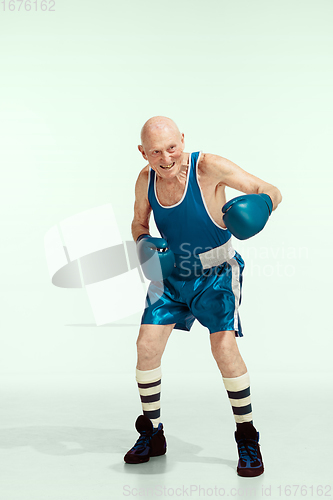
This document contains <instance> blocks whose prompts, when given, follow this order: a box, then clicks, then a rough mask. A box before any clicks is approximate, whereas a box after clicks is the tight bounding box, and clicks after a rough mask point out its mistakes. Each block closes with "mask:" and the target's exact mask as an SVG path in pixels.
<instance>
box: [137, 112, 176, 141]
mask: <svg viewBox="0 0 333 500" xmlns="http://www.w3.org/2000/svg"><path fill="white" fill-rule="evenodd" d="M161 133H164V134H165V133H169V134H175V135H176V136H177V137H179V138H181V133H180V131H179V129H178V127H177V125H176V124H175V122H174V121H173V120H171V118H167V117H166V116H153V118H149V120H147V121H146V123H145V124H144V126H143V127H142V129H141V144H142V146H143V147H144V146H145V143H147V142H149V141H150V140H151V139H152V138H154V137H156V136H158V135H160V134H161Z"/></svg>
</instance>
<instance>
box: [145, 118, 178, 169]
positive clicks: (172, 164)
mask: <svg viewBox="0 0 333 500" xmlns="http://www.w3.org/2000/svg"><path fill="white" fill-rule="evenodd" d="M139 150H140V151H141V153H142V156H143V157H144V158H145V160H147V161H148V162H149V165H150V166H151V168H152V169H153V170H155V172H156V173H157V175H159V176H160V177H163V178H166V179H167V178H168V179H170V178H172V177H174V176H175V175H177V174H178V173H179V172H180V169H181V166H182V160H183V151H184V134H180V132H179V131H178V130H172V129H169V128H165V129H162V130H156V131H150V134H149V135H148V137H146V138H145V141H144V143H143V145H142V146H139Z"/></svg>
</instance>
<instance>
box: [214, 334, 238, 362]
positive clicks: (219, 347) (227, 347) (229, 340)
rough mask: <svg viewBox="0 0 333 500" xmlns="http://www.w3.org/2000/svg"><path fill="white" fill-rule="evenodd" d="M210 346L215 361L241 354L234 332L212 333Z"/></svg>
mask: <svg viewBox="0 0 333 500" xmlns="http://www.w3.org/2000/svg"><path fill="white" fill-rule="evenodd" d="M210 345H211V349H212V354H213V356H214V358H215V359H220V358H221V357H224V358H227V357H229V356H232V355H234V354H238V353H239V351H238V346H237V342H236V338H235V331H234V330H230V331H221V332H216V333H212V334H211V335H210Z"/></svg>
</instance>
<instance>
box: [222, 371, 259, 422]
mask: <svg viewBox="0 0 333 500" xmlns="http://www.w3.org/2000/svg"><path fill="white" fill-rule="evenodd" d="M222 378H223V383H224V387H225V388H226V390H227V393H228V397H229V400H230V403H231V407H232V411H233V414H234V417H235V422H236V424H242V423H244V422H251V423H253V420H252V406H251V395H250V377H249V374H248V372H246V373H244V375H241V376H240V377H234V378H224V377H222Z"/></svg>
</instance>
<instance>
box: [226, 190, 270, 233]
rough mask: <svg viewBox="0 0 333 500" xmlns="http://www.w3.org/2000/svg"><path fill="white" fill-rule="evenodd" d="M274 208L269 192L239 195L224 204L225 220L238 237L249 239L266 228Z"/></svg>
mask: <svg viewBox="0 0 333 500" xmlns="http://www.w3.org/2000/svg"><path fill="white" fill-rule="evenodd" d="M272 209H273V203H272V200H271V198H270V197H269V196H268V194H265V193H260V194H245V195H243V196H237V197H236V198H233V199H232V200H229V201H228V202H227V203H226V204H225V205H224V206H223V208H222V212H223V213H224V216H223V222H224V224H225V225H226V226H227V228H228V229H229V231H230V232H231V233H232V234H233V235H234V236H236V238H238V239H239V240H247V239H248V238H251V236H254V235H255V234H257V233H259V232H260V231H261V230H262V229H264V227H265V225H266V222H267V221H268V217H269V216H270V215H271V213H272Z"/></svg>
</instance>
